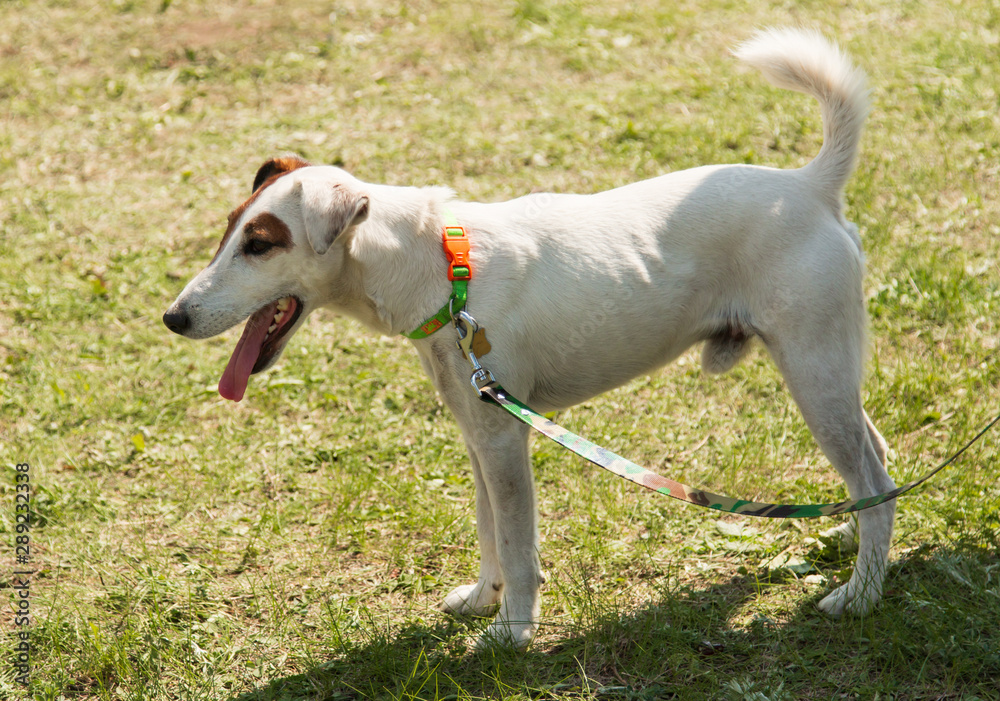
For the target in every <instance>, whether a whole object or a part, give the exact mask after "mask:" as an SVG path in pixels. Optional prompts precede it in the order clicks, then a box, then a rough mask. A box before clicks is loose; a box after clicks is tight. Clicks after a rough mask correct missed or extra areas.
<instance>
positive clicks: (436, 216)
mask: <svg viewBox="0 0 1000 701" xmlns="http://www.w3.org/2000/svg"><path fill="white" fill-rule="evenodd" d="M365 188H366V191H367V194H368V196H369V198H370V201H371V213H370V215H369V217H368V219H367V220H366V221H365V222H363V223H362V224H360V225H359V226H358V227H357V228H356V229H355V230H354V231H353V232H352V236H351V238H350V240H349V241H347V242H346V266H345V267H346V268H347V270H345V273H347V275H348V277H349V278H350V279H351V280H352V281H353V284H350V285H347V286H345V290H344V292H345V293H346V294H343V295H338V299H335V300H334V301H333V303H332V305H333V306H335V307H339V308H340V309H342V310H343V311H344V312H346V313H348V314H350V315H351V316H354V317H355V318H357V319H359V320H360V321H361V322H362V323H364V324H365V325H366V326H369V327H370V328H372V329H373V330H375V331H378V332H379V333H384V334H387V335H398V334H401V333H404V332H407V331H411V330H413V329H414V328H416V327H417V326H418V325H419V324H421V323H423V321H424V320H426V319H427V318H428V317H429V316H431V315H432V314H434V313H435V312H436V311H437V310H438V309H440V308H441V305H442V304H444V303H445V302H446V301H447V300H448V295H449V293H450V291H451V285H450V283H449V282H448V278H447V274H446V270H447V267H446V264H445V256H444V252H443V250H442V246H441V227H442V225H443V218H442V210H443V207H444V202H446V201H447V200H448V199H450V198H451V197H452V192H451V191H450V190H448V189H447V188H436V187H435V188H414V187H391V186H385V185H366V186H365Z"/></svg>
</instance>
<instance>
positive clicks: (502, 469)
mask: <svg viewBox="0 0 1000 701" xmlns="http://www.w3.org/2000/svg"><path fill="white" fill-rule="evenodd" d="M500 412H501V410H500V409H498V408H496V407H493V406H488V405H486V404H483V403H481V402H478V401H474V403H473V405H472V406H469V407H468V411H467V412H463V414H464V415H462V416H461V418H460V420H459V424H460V425H461V426H462V430H463V432H464V433H465V434H466V442H467V443H468V445H469V452H470V454H471V456H472V465H473V470H474V472H475V477H476V491H477V494H476V507H477V508H476V514H477V519H478V523H477V527H478V531H479V537H480V548H481V550H482V562H481V565H482V569H481V571H480V577H479V581H478V582H477V583H476V584H473V585H468V586H466V587H459V588H458V589H456V590H455V591H453V592H452V593H451V594H449V595H448V597H447V598H446V599H445V607H446V608H447V609H448V610H451V611H456V612H466V611H467V612H474V613H484V612H486V611H487V610H488V609H489V607H490V606H491V605H494V604H495V603H496V602H497V601H498V600H499V602H500V610H499V612H498V613H497V616H496V618H495V619H494V621H493V623H492V624H490V626H489V627H488V628H487V629H486V631H485V632H484V633H483V635H482V637H481V638H480V639H479V642H478V647H481V648H482V647H487V646H490V645H496V644H500V645H512V646H515V647H519V648H523V647H526V646H527V645H528V643H530V642H531V639H532V638H533V637H534V635H535V631H536V630H537V628H538V613H539V593H538V588H539V585H540V584H541V583H542V581H543V578H542V571H541V564H540V562H539V559H538V527H537V523H538V515H537V507H536V504H535V486H534V482H533V479H532V474H531V462H530V458H529V454H528V428H527V427H526V426H523V425H521V424H519V423H517V422H516V421H515V420H514V419H512V418H510V417H509V416H505V415H503V414H502V413H500ZM498 585H499V586H498Z"/></svg>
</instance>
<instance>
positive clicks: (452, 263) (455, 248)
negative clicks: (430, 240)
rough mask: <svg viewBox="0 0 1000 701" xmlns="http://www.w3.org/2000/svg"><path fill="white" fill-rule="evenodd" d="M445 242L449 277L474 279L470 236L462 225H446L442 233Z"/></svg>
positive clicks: (453, 279) (452, 278) (453, 278)
mask: <svg viewBox="0 0 1000 701" xmlns="http://www.w3.org/2000/svg"><path fill="white" fill-rule="evenodd" d="M441 240H442V242H443V243H444V254H445V255H446V256H448V279H449V280H451V281H455V280H470V279H472V266H471V265H470V264H469V249H470V248H471V246H470V245H469V236H468V234H466V233H465V229H464V228H463V227H461V226H446V227H444V231H443V232H442V234H441Z"/></svg>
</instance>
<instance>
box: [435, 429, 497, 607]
mask: <svg viewBox="0 0 1000 701" xmlns="http://www.w3.org/2000/svg"><path fill="white" fill-rule="evenodd" d="M468 449H469V458H470V460H471V461H472V474H473V476H474V477H475V483H476V531H477V533H478V535H479V548H480V559H479V581H478V582H476V583H475V584H463V585H462V586H460V587H456V588H455V589H453V590H452V591H451V593H450V594H448V596H446V597H445V599H444V602H443V603H442V604H441V610H442V611H445V612H446V613H451V614H455V615H457V616H463V615H472V616H487V615H490V614H492V613H494V612H495V611H496V606H497V604H499V603H500V597H501V596H502V592H503V572H502V571H501V569H500V557H499V555H498V554H497V541H496V529H495V526H494V523H493V506H492V505H491V504H490V493H489V490H488V489H487V487H486V482H485V480H484V479H483V468H482V466H481V464H480V462H479V458H478V456H477V455H476V451H475V450H474V449H473V447H472V446H471V445H469V446H468Z"/></svg>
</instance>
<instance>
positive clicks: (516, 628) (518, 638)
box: [476, 619, 538, 650]
mask: <svg viewBox="0 0 1000 701" xmlns="http://www.w3.org/2000/svg"><path fill="white" fill-rule="evenodd" d="M536 632H538V625H537V624H535V623H508V622H505V621H501V620H499V619H497V620H495V621H493V623H491V624H490V626H489V628H487V629H486V630H485V631H483V634H482V635H481V636H479V640H477V641H476V649H477V650H488V649H490V648H497V647H502V648H510V649H515V650H524V649H525V648H527V647H528V645H530V644H531V640H532V639H533V638H534V637H535V633H536Z"/></svg>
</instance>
